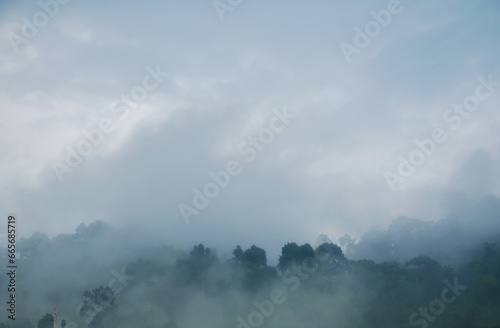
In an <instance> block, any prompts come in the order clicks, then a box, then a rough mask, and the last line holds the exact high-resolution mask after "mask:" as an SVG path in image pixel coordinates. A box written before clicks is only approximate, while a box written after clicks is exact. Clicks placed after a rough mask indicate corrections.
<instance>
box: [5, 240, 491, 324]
mask: <svg viewBox="0 0 500 328" xmlns="http://www.w3.org/2000/svg"><path fill="white" fill-rule="evenodd" d="M126 274H127V276H128V279H129V281H130V284H129V285H128V286H126V287H124V288H123V290H120V291H119V292H117V289H113V288H111V287H109V286H98V287H96V288H94V289H91V290H87V291H85V292H84V293H83V299H84V304H85V305H84V306H83V307H82V308H81V309H80V315H81V319H82V320H84V321H86V322H88V324H89V326H90V327H92V328H93V327H137V326H141V327H153V328H154V327H157V328H174V327H178V328H182V327H196V326H198V325H201V324H203V326H204V327H242V328H248V327H311V328H314V327H317V328H327V327H360V328H361V327H380V328H390V327H398V328H400V327H423V328H425V327H435V328H444V327H447V328H461V327H463V328H475V327H481V328H483V327H484V328H500V256H499V255H498V253H497V252H496V251H495V246H494V244H490V243H486V244H484V247H483V250H482V255H481V256H479V257H478V258H476V259H475V260H473V261H471V262H469V263H467V264H464V265H462V266H461V267H459V268H458V269H456V270H454V269H452V268H451V267H448V266H443V265H441V264H440V263H438V262H437V261H435V260H433V259H431V258H429V257H427V256H418V257H415V258H413V259H411V260H409V261H407V262H405V263H403V264H400V263H397V262H383V263H375V262H374V261H371V260H357V261H352V260H348V259H347V258H346V257H345V256H344V255H343V253H342V250H341V249H340V247H338V246H337V245H335V244H332V243H325V244H322V245H320V246H319V247H317V248H313V247H311V246H310V245H309V244H304V245H300V246H299V245H297V244H296V243H288V244H286V245H284V246H283V248H282V251H281V255H280V257H279V263H278V265H277V266H269V265H268V264H267V258H266V252H265V250H263V249H262V248H259V247H257V246H255V245H253V246H251V247H249V248H247V249H242V248H241V247H240V246H237V247H236V248H235V249H234V251H233V257H232V258H231V259H229V260H225V261H222V260H220V259H219V258H218V256H217V255H216V253H215V252H214V251H213V250H211V249H210V248H208V247H205V246H204V245H201V244H200V245H197V246H194V247H193V249H192V250H191V252H189V253H188V254H184V255H182V256H179V257H178V259H177V260H176V261H175V262H174V263H168V262H164V261H161V259H138V260H136V261H134V262H132V263H130V264H129V265H128V266H127V268H126ZM42 319H43V318H42ZM42 319H41V320H42ZM46 319H47V318H45V320H46ZM5 327H6V326H5ZM38 327H39V328H44V326H43V325H38Z"/></svg>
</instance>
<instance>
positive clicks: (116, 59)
mask: <svg viewBox="0 0 500 328" xmlns="http://www.w3.org/2000/svg"><path fill="white" fill-rule="evenodd" d="M0 32H1V35H2V38H1V39H0V59H1V60H0V170H1V175H0V210H1V213H3V214H2V215H3V216H4V217H7V215H9V214H15V215H16V217H17V218H18V230H19V233H20V235H21V236H26V237H27V236H30V235H31V234H32V233H34V232H37V231H41V232H43V233H46V234H48V235H49V236H54V235H56V234H59V233H72V232H74V230H75V228H76V227H77V226H78V224H80V223H82V222H83V223H87V224H88V223H90V222H93V221H96V220H104V221H106V222H108V223H110V224H113V225H117V226H124V227H127V228H129V229H131V230H132V231H136V232H137V234H138V235H140V236H143V238H144V239H145V240H148V239H152V238H153V239H154V238H156V239H159V240H162V241H163V242H165V243H167V244H173V245H179V246H181V247H190V246H191V245H193V244H198V243H200V242H203V243H205V244H206V245H210V246H215V247H218V248H220V249H229V248H230V247H234V246H235V245H236V244H240V245H242V246H244V247H248V246H250V245H251V244H258V245H259V246H262V247H264V248H266V249H275V251H278V248H280V247H281V246H282V245H283V244H284V243H286V242H288V241H297V242H311V243H314V241H315V238H316V236H318V235H319V234H322V233H324V234H327V235H328V236H330V237H331V238H332V240H336V239H337V238H339V237H340V236H342V235H344V234H346V233H347V234H350V235H352V236H360V235H362V234H363V233H364V232H366V231H368V230H369V229H370V228H371V227H374V226H380V227H387V226H388V225H389V224H390V223H391V222H392V221H393V220H395V219H396V218H397V217H399V216H403V215H404V216H408V217H413V218H418V219H422V220H433V221H436V220H440V219H443V218H444V217H446V215H447V214H448V213H449V212H450V211H451V210H452V208H453V207H454V206H455V205H456V204H457V203H459V202H460V201H461V200H463V199H464V198H467V199H472V200H474V199H479V198H480V197H482V196H485V195H494V196H496V197H500V184H499V182H500V170H499V168H500V165H499V164H500V163H499V161H500V157H499V156H500V147H499V146H500V138H499V133H498V126H499V125H500V113H499V106H500V65H499V58H500V42H499V41H500V40H499V39H500V33H499V32H500V2H498V1H465V0H463V1H439V2H435V1H411V0H401V1H396V0H391V1H369V2H368V1H366V2H362V3H360V2H351V1H340V0H336V1H326V0H325V1H315V2H305V1H286V2H285V1H271V2H270V1H263V0H254V1H247V0H241V1H238V0H231V1H230V0H224V1H213V2H212V1H180V0H178V1H145V2H135V1H105V2H98V1H78V0H71V1H68V0H59V1H56V0H44V1H43V0H42V1H39V2H35V1H33V2H29V3H20V2H8V1H0ZM416 140H417V141H416ZM221 172H222V173H221ZM214 177H215V178H214ZM217 183H218V184H217ZM200 195H201V196H200ZM193 198H195V201H194V202H193ZM197 206H198V207H197Z"/></svg>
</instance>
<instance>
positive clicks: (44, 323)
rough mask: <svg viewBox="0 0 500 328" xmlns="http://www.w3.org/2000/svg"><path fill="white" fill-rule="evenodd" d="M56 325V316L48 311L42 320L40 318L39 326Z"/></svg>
mask: <svg viewBox="0 0 500 328" xmlns="http://www.w3.org/2000/svg"><path fill="white" fill-rule="evenodd" d="M52 327H54V316H53V315H52V314H50V313H46V314H45V315H44V316H43V317H42V318H40V320H38V324H37V328H52Z"/></svg>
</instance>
